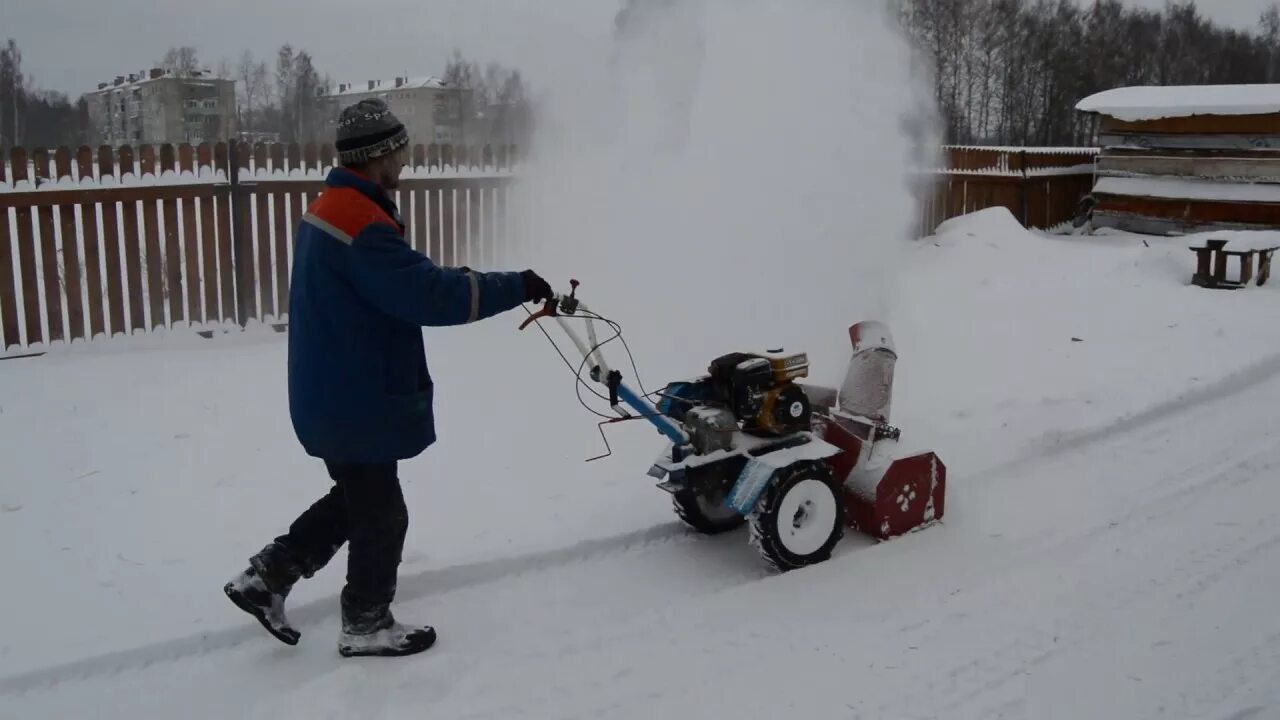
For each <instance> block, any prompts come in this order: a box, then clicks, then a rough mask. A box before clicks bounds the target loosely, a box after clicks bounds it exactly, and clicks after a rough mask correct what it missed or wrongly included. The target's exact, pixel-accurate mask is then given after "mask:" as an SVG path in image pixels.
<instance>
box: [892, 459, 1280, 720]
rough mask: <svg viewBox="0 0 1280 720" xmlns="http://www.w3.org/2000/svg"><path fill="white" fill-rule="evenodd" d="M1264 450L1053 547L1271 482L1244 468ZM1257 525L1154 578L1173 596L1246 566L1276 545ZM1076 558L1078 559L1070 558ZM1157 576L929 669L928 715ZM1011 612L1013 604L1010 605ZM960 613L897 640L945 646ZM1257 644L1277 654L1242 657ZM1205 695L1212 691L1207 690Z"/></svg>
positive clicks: (1005, 678) (1117, 608) (997, 684)
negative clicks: (1207, 496) (1229, 489)
mask: <svg viewBox="0 0 1280 720" xmlns="http://www.w3.org/2000/svg"><path fill="white" fill-rule="evenodd" d="M1267 455H1270V456H1271V457H1277V458H1280V450H1278V449H1277V448H1275V447H1274V446H1268V447H1265V448H1263V449H1260V450H1257V451H1255V452H1254V453H1252V454H1251V455H1249V456H1246V457H1244V458H1241V459H1239V460H1238V461H1237V462H1235V463H1233V464H1231V465H1230V466H1229V467H1228V468H1226V469H1222V470H1219V471H1217V472H1211V473H1209V474H1208V475H1207V476H1205V477H1204V478H1203V480H1202V481H1200V482H1194V483H1192V484H1191V485H1189V486H1182V487H1177V488H1175V489H1172V490H1171V491H1170V492H1167V493H1164V494H1162V495H1159V496H1155V497H1153V498H1152V499H1151V500H1150V501H1149V502H1147V503H1145V504H1143V505H1141V506H1139V507H1138V508H1134V509H1133V510H1130V511H1128V512H1125V513H1123V514H1122V515H1121V516H1120V517H1121V518H1123V519H1133V518H1136V519H1137V522H1135V523H1133V524H1126V523H1123V522H1116V521H1107V522H1104V523H1100V524H1098V525H1097V526H1095V527H1092V528H1089V529H1086V530H1084V531H1082V532H1079V533H1074V534H1072V535H1071V536H1069V537H1067V538H1064V539H1062V540H1061V541H1059V542H1058V543H1055V548H1056V549H1057V550H1058V551H1066V552H1072V553H1075V554H1079V555H1080V556H1087V554H1088V553H1089V552H1091V551H1093V550H1094V549H1095V548H1096V546H1097V545H1099V544H1102V543H1104V542H1105V541H1107V540H1108V539H1110V538H1111V537H1112V535H1113V534H1114V533H1115V532H1116V531H1118V529H1119V528H1122V527H1123V528H1126V529H1127V530H1130V531H1132V530H1134V529H1135V528H1138V529H1140V528H1142V527H1144V526H1147V525H1150V524H1151V523H1153V522H1157V521H1159V520H1162V519H1165V518H1168V517H1169V516H1171V515H1173V514H1174V513H1176V512H1179V511H1181V512H1194V509H1195V505H1196V503H1195V501H1196V500H1197V499H1198V497H1199V496H1200V495H1201V494H1203V493H1212V492H1214V491H1215V490H1216V489H1218V488H1219V487H1220V486H1223V485H1226V486H1244V485H1248V484H1252V483H1257V482H1270V481H1271V478H1270V477H1268V476H1265V475H1263V474H1261V473H1256V472H1250V471H1251V470H1252V469H1253V465H1254V463H1255V462H1256V461H1257V459H1258V458H1259V457H1262V456H1267ZM1186 474H1192V473H1189V472H1188V473H1186ZM1144 510H1145V512H1144ZM1257 530H1258V526H1257V525H1256V524H1248V525H1246V526H1243V527H1237V529H1236V532H1233V533H1229V534H1228V535H1227V536H1226V537H1224V538H1219V539H1218V540H1217V541H1216V542H1213V543H1210V544H1207V545H1200V546H1193V547H1192V549H1191V550H1190V551H1189V552H1187V553H1184V554H1182V555H1179V556H1178V561H1177V562H1176V563H1175V564H1174V565H1173V567H1171V568H1169V569H1168V570H1167V571H1166V572H1164V573H1162V577H1161V578H1158V579H1164V578H1172V579H1173V581H1172V582H1171V583H1168V584H1166V585H1164V588H1165V592H1166V594H1167V595H1168V596H1172V597H1175V598H1179V599H1182V598H1191V597H1194V596H1196V595H1199V594H1202V593H1204V592H1206V591H1207V590H1209V589H1210V588H1211V587H1213V586H1214V585H1216V584H1217V583H1218V582H1220V581H1222V580H1223V579H1224V578H1225V577H1226V576H1228V575H1229V574H1231V573H1232V572H1235V571H1237V570H1240V569H1242V568H1245V567H1247V566H1248V565H1249V564H1250V563H1251V562H1253V561H1256V560H1258V559H1260V558H1262V557H1265V556H1266V555H1267V553H1268V552H1274V551H1275V549H1276V548H1277V547H1280V527H1276V526H1272V527H1270V528H1268V530H1269V532H1267V533H1265V534H1264V535H1263V536H1262V539H1261V540H1259V537H1258V534H1257V532H1256V531H1257ZM1082 549H1083V550H1082ZM1052 554H1056V552H1055V553H1052ZM1034 559H1036V560H1039V561H1043V560H1044V555H1043V554H1041V553H1036V554H1035V556H1034ZM1076 562H1085V561H1084V560H1082V559H1077V560H1076ZM1086 564H1087V562H1086ZM1019 566H1020V567H1022V564H1021V563H1020V564H1019ZM1156 579H1157V578H1154V577H1152V576H1151V575H1150V574H1149V573H1141V574H1139V575H1137V576H1135V577H1132V578H1128V579H1126V581H1125V582H1123V583H1121V584H1110V585H1107V586H1106V587H1105V592H1098V593H1096V594H1095V595H1093V596H1087V600H1086V602H1085V603H1084V607H1086V608H1087V609H1088V610H1089V611H1090V612H1089V613H1084V612H1082V611H1081V605H1080V604H1079V603H1077V604H1073V605H1070V606H1065V607H1063V608H1061V610H1060V612H1058V613H1056V614H1055V615H1054V616H1053V617H1052V619H1050V620H1049V621H1048V625H1047V627H1046V625H1045V620H1044V619H1043V618H1035V619H1033V620H1032V621H1031V622H1029V623H1023V625H1022V626H1020V627H1018V628H1017V629H1016V631H1015V632H1013V633H1012V634H1007V635H1005V637H1008V638H1010V639H1008V640H1006V641H1004V642H1000V643H999V644H997V645H996V646H995V647H994V648H992V649H991V650H989V651H986V652H983V653H982V654H981V655H979V656H977V657H974V658H971V659H968V660H967V661H966V662H963V663H961V664H958V665H955V666H952V667H951V668H949V669H947V670H944V671H943V672H941V673H935V674H934V675H933V676H934V677H941V678H943V679H942V680H940V681H937V682H929V683H927V685H926V690H927V691H926V692H925V693H923V695H924V696H925V697H927V698H928V706H929V711H928V712H929V714H931V715H932V714H939V715H940V716H952V715H954V714H955V713H956V712H957V711H960V710H963V709H967V708H968V707H969V706H970V705H971V704H972V703H974V702H976V701H980V700H982V699H984V698H985V697H986V696H987V695H988V694H989V693H991V692H993V691H995V690H998V689H999V688H1001V687H1003V686H1004V685H1006V684H1007V683H1009V682H1011V681H1013V680H1016V679H1018V678H1019V677H1021V676H1024V675H1026V674H1028V673H1029V671H1030V670H1032V669H1034V668H1036V667H1038V666H1040V665H1043V664H1044V663H1045V662H1047V661H1049V660H1051V659H1053V658H1055V657H1056V656H1057V655H1059V654H1060V653H1063V652H1066V651H1070V650H1073V649H1075V648H1078V647H1080V646H1082V645H1084V644H1085V643H1087V642H1089V641H1091V640H1093V639H1095V638H1096V637H1097V635H1098V634H1099V632H1100V630H1099V629H1098V628H1097V627H1094V626H1092V625H1088V624H1085V623H1084V622H1083V621H1082V620H1081V619H1080V618H1082V617H1087V616H1089V615H1091V614H1100V615H1103V616H1116V615H1123V614H1125V613H1127V612H1129V611H1130V610H1131V609H1132V608H1134V607H1136V606H1138V605H1139V604H1143V603H1145V602H1146V601H1147V600H1148V599H1149V597H1150V593H1151V591H1150V584H1151V582H1152V581H1154V580H1156ZM1014 611H1015V612H1016V611H1017V608H1016V606H1015V607H1014ZM964 616H965V613H964V612H963V611H957V612H955V613H951V614H950V615H948V616H946V617H944V618H940V619H939V621H938V622H935V623H929V624H928V627H935V629H934V630H933V631H932V632H928V631H926V630H925V628H924V627H922V628H920V630H921V631H922V632H919V633H917V635H916V636H915V637H914V638H912V639H911V640H909V641H908V640H903V641H902V643H901V644H902V646H904V647H905V646H908V645H912V646H918V647H934V646H943V647H945V646H947V642H946V636H947V635H948V633H950V632H951V631H952V626H953V624H959V623H962V622H963V619H964ZM1264 651H1269V652H1270V653H1271V656H1272V657H1273V658H1276V659H1277V660H1280V649H1276V648H1273V647H1270V646H1267V645H1262V646H1260V647H1259V648H1257V649H1255V651H1254V652H1252V653H1250V655H1249V657H1256V656H1257V655H1258V654H1259V653H1261V652H1264ZM1242 662H1243V660H1240V661H1237V662H1236V663H1234V664H1233V665H1232V667H1238V666H1239V665H1240V664H1241V663H1242ZM1209 687H1215V686H1212V685H1210V686H1209ZM1210 695H1211V697H1212V694H1210ZM1017 705H1018V704H1017V703H1016V702H1015V703H1014V704H1013V705H1010V704H1009V703H1005V704H1003V705H1000V706H998V707H999V708H1001V709H1002V710H1003V711H1005V712H1007V711H1010V710H1015V709H1017ZM996 709H997V708H987V709H986V710H984V711H983V712H981V713H979V714H978V716H981V717H990V716H991V713H990V712H987V710H989V711H991V712H994V711H995V710H996ZM907 710H913V711H914V710H915V708H913V707H900V706H898V705H895V704H893V703H887V704H885V705H882V706H881V707H880V708H878V710H877V714H879V715H884V716H886V717H887V716H891V715H892V714H893V713H895V712H898V711H907ZM1015 715H1016V713H1015Z"/></svg>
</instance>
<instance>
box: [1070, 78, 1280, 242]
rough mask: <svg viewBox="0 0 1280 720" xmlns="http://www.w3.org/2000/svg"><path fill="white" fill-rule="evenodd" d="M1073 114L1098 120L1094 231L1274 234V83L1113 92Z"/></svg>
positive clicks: (1277, 198)
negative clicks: (1266, 231) (1090, 115)
mask: <svg viewBox="0 0 1280 720" xmlns="http://www.w3.org/2000/svg"><path fill="white" fill-rule="evenodd" d="M1076 108H1077V109H1078V110H1081V111H1084V112H1088V113H1094V114H1096V115H1097V116H1098V121H1099V127H1098V145H1099V146H1100V148H1101V151H1100V153H1099V155H1098V157H1097V160H1096V167H1095V171H1096V172H1095V175H1096V177H1095V183H1094V187H1093V192H1092V195H1093V200H1094V203H1095V204H1094V206H1093V216H1092V224H1093V227H1095V228H1099V227H1107V228H1116V229H1119V230H1127V231H1131V232H1139V233H1145V234H1157V235H1167V234H1179V233H1185V232H1200V231H1206V230H1224V229H1236V230H1256V229H1277V228H1280V84H1270V85H1208V86H1172V87H1127V88H1118V89H1115V90H1108V91H1106V92H1101V93H1098V94H1096V95H1092V96H1090V97H1088V98H1085V99H1084V100H1082V101H1080V103H1079V104H1077V105H1076Z"/></svg>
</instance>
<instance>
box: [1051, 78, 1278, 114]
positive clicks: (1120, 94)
mask: <svg viewBox="0 0 1280 720" xmlns="http://www.w3.org/2000/svg"><path fill="white" fill-rule="evenodd" d="M1076 109H1077V110H1081V111H1084V112H1096V113H1101V114H1104V115H1111V116H1112V117H1115V118H1116V119H1118V120H1124V121H1129V122H1137V121H1142V120H1159V119H1162V118H1171V117H1190V116H1192V115H1265V114H1270V113H1280V83H1273V84H1269V85H1178V86H1137V87H1122V88H1113V89H1111V90H1105V91H1103V92H1100V93H1096V94H1094V95H1090V96H1089V97H1087V98H1085V99H1083V100H1081V101H1080V102H1079V103H1076Z"/></svg>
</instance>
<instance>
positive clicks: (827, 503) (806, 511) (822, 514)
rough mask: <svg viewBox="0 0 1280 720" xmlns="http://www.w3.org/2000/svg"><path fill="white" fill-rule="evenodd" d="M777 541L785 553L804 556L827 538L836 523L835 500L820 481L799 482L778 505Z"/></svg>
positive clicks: (828, 489) (820, 545) (823, 543)
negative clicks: (784, 549)
mask: <svg viewBox="0 0 1280 720" xmlns="http://www.w3.org/2000/svg"><path fill="white" fill-rule="evenodd" d="M777 523H778V539H779V540H781V541H782V546H783V547H785V548H786V549H787V552H790V553H792V554H793V555H797V556H801V557H804V556H808V555H812V554H813V553H815V552H817V551H818V549H819V548H821V547H822V546H823V545H825V544H826V542H827V540H829V539H830V538H831V532H832V530H833V529H834V528H835V524H836V499H835V497H834V496H833V495H832V494H831V488H830V487H828V486H827V485H826V483H823V482H822V481H821V480H813V479H808V480H801V481H800V482H798V483H796V484H795V485H794V486H792V488H791V489H790V490H788V491H787V494H786V496H785V497H783V498H782V503H781V504H780V505H779V506H778V519H777Z"/></svg>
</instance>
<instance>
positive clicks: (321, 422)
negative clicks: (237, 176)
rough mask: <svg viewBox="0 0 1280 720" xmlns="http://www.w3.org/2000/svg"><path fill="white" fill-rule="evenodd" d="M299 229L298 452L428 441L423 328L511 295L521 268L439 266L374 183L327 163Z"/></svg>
mask: <svg viewBox="0 0 1280 720" xmlns="http://www.w3.org/2000/svg"><path fill="white" fill-rule="evenodd" d="M325 184H326V186H327V187H326V189H325V191H324V192H323V193H322V194H321V195H320V197H318V198H317V199H316V200H315V202H313V203H311V205H310V207H308V208H307V212H306V214H305V215H303V217H302V219H301V223H300V227H299V228H298V235H297V243H296V247H295V250H294V261H293V270H292V286H291V287H290V291H289V303H290V305H289V411H290V415H291V417H292V420H293V427H294V431H295V432H296V433H297V436H298V440H299V441H300V442H301V443H302V446H303V447H304V448H305V449H306V451H307V453H308V454H310V455H312V456H315V457H320V458H324V459H327V460H337V461H348V462H391V461H395V460H404V459H408V458H411V457H414V456H415V455H418V454H419V453H421V452H422V451H423V450H425V449H426V448H427V447H428V446H430V445H431V444H432V443H433V442H435V440H436V430H435V418H434V414H433V410H432V393H433V383H432V378H431V374H430V372H429V371H428V369H427V359H426V351H425V348H424V347H423V339H422V327H424V326H444V325H461V324H464V323H468V322H475V321H477V320H480V319H483V318H487V317H490V316H493V315H496V314H498V313H501V312H504V311H506V310H510V309H512V308H515V307H517V306H519V305H520V303H521V302H522V301H523V299H524V281H523V279H522V278H521V277H520V275H519V274H518V273H505V272H504V273H480V272H464V271H461V270H456V269H452V268H443V267H438V266H436V265H435V264H434V263H433V262H432V261H431V260H430V259H428V258H427V257H426V256H424V255H422V254H421V253H419V252H417V251H416V250H414V249H413V248H412V247H410V246H409V245H408V244H406V243H405V240H404V223H403V222H402V220H401V219H400V214H399V211H398V210H397V209H396V206H395V203H393V202H392V201H391V198H390V196H388V195H387V194H386V192H384V191H383V190H382V189H381V188H380V187H379V186H377V185H376V184H374V183H373V182H371V181H369V180H368V179H366V178H364V177H361V176H360V175H358V174H356V173H354V172H352V171H350V170H347V169H344V168H337V169H334V170H333V171H332V172H331V173H330V174H329V176H328V178H327V179H326V181H325Z"/></svg>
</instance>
